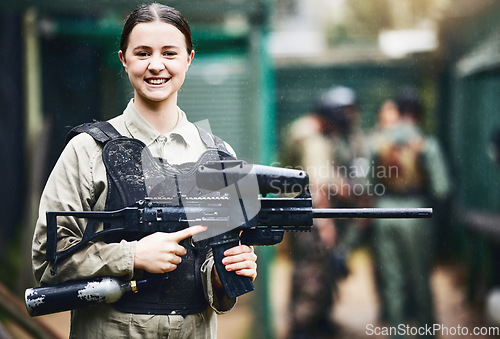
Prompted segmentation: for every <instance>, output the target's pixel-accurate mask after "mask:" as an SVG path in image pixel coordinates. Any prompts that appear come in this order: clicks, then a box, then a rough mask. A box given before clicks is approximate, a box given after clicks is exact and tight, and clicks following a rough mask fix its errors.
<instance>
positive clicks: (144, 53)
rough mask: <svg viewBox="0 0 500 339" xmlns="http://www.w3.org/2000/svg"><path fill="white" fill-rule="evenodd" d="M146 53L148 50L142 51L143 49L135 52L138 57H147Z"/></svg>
mask: <svg viewBox="0 0 500 339" xmlns="http://www.w3.org/2000/svg"><path fill="white" fill-rule="evenodd" d="M148 55H149V54H148V52H144V51H142V52H137V56H139V57H147V56H148Z"/></svg>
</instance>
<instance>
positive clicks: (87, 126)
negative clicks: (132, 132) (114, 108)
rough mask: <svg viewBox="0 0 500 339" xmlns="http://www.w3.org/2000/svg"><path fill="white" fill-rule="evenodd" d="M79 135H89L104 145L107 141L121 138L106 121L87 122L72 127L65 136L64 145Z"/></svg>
mask: <svg viewBox="0 0 500 339" xmlns="http://www.w3.org/2000/svg"><path fill="white" fill-rule="evenodd" d="M80 133H87V134H90V136H91V137H93V138H94V139H95V140H96V141H97V142H99V143H101V144H103V145H104V144H106V143H107V142H108V141H110V140H113V139H117V138H120V137H122V135H121V134H120V133H119V132H118V131H117V130H116V129H115V128H114V127H113V126H112V125H111V124H110V123H109V122H107V121H94V122H87V123H84V124H81V125H78V126H76V127H74V128H73V129H72V130H71V131H69V133H68V135H67V136H66V144H67V143H68V142H69V141H70V140H71V139H72V138H73V137H75V136H76V135H78V134H80Z"/></svg>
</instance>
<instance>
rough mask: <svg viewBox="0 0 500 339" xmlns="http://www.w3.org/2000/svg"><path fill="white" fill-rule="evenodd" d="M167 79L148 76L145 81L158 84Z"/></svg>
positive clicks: (165, 81) (163, 82)
mask: <svg viewBox="0 0 500 339" xmlns="http://www.w3.org/2000/svg"><path fill="white" fill-rule="evenodd" d="M168 80H169V79H167V78H150V79H146V82H147V83H148V84H150V85H154V86H159V85H163V84H165V83H167V81H168Z"/></svg>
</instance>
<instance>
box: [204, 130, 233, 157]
mask: <svg viewBox="0 0 500 339" xmlns="http://www.w3.org/2000/svg"><path fill="white" fill-rule="evenodd" d="M195 126H196V128H198V133H199V134H200V138H201V141H203V143H204V144H205V146H207V148H217V149H218V150H219V151H222V152H224V153H227V154H230V152H229V151H228V149H227V147H226V143H225V142H224V140H222V139H221V138H219V137H218V136H216V135H215V134H212V133H210V132H208V131H206V130H205V129H203V128H201V127H199V126H198V125H195Z"/></svg>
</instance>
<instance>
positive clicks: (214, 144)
mask: <svg viewBox="0 0 500 339" xmlns="http://www.w3.org/2000/svg"><path fill="white" fill-rule="evenodd" d="M195 126H196V125H195ZM196 127H197V128H198V133H199V134H200V138H201V140H202V141H203V143H204V144H205V145H206V146H207V148H217V149H218V150H219V151H223V152H225V153H227V154H230V152H229V151H228V149H227V147H226V144H225V142H224V141H223V140H222V139H221V138H219V137H218V136H216V135H214V134H212V133H210V132H208V131H206V130H204V129H203V128H201V127H198V126H196ZM80 133H87V134H89V135H90V136H91V137H93V138H94V139H95V140H96V141H97V142H99V143H100V144H102V145H104V144H106V143H107V142H108V141H110V140H113V139H117V138H121V137H123V136H122V135H121V134H120V133H119V132H118V131H117V130H116V129H115V128H114V127H113V126H112V125H111V124H110V123H109V122H107V121H94V122H87V123H84V124H81V125H78V126H76V127H74V128H73V129H71V131H69V133H68V135H67V136H66V144H67V143H68V142H69V141H70V140H71V139H72V138H74V137H75V136H76V135H78V134H80Z"/></svg>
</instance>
